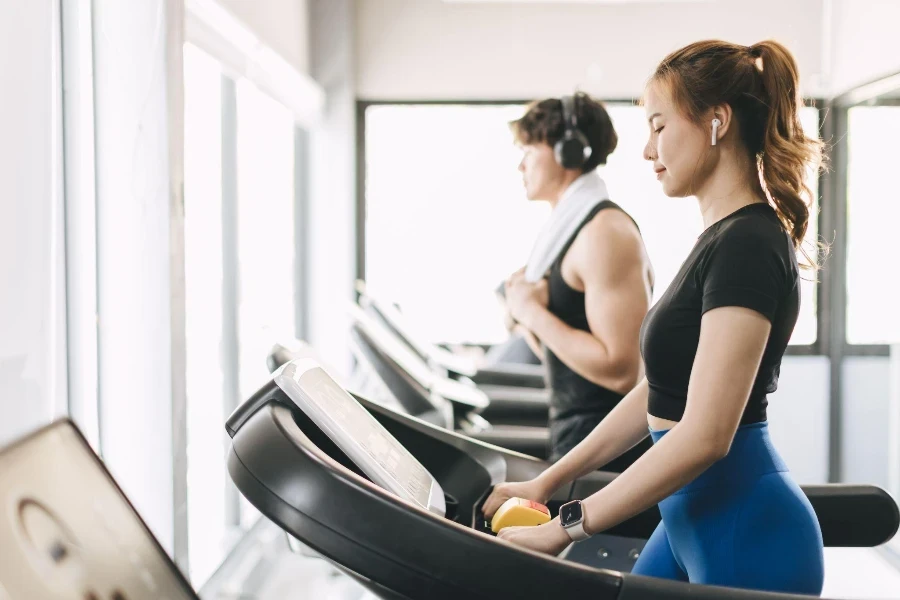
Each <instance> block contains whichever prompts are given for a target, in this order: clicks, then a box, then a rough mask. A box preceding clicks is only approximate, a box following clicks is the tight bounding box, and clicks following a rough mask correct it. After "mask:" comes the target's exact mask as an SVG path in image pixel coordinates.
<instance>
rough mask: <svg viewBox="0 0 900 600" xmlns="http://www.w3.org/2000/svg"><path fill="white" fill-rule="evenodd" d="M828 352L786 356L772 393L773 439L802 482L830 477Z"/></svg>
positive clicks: (769, 409) (771, 430)
mask: <svg viewBox="0 0 900 600" xmlns="http://www.w3.org/2000/svg"><path fill="white" fill-rule="evenodd" d="M828 364H829V363H828V357H827V356H786V357H784V360H783V361H782V363H781V377H780V378H779V379H778V391H777V392H775V393H774V394H772V395H771V396H770V397H769V408H768V417H769V430H770V432H771V434H772V441H773V442H774V443H775V447H776V448H777V449H778V451H779V452H780V453H781V456H782V457H783V458H784V460H785V462H787V464H788V468H790V470H791V472H792V473H793V474H794V477H796V479H797V481H799V482H800V483H826V482H827V481H828V423H829V419H828V414H829V412H828V411H829V409H828V406H829V385H828V382H829V373H828Z"/></svg>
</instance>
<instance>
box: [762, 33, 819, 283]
mask: <svg viewBox="0 0 900 600" xmlns="http://www.w3.org/2000/svg"><path fill="white" fill-rule="evenodd" d="M750 55H751V56H752V57H753V58H754V67H755V68H756V69H757V71H758V72H759V76H760V78H761V81H762V87H763V90H764V91H765V98H764V99H765V102H766V104H767V105H768V111H767V112H768V116H767V118H766V120H765V129H764V135H763V140H762V148H761V151H760V153H759V155H758V156H759V159H758V160H759V165H760V172H761V174H762V180H763V185H764V191H765V192H766V195H767V196H768V197H769V198H770V200H771V202H772V203H773V204H774V205H775V210H776V211H777V213H778V216H779V217H780V218H781V221H782V223H783V224H784V226H785V229H787V232H788V233H789V234H790V236H791V239H792V240H793V242H794V246H795V247H796V248H797V249H798V250H800V252H801V253H802V254H803V255H804V257H805V258H806V262H808V263H809V266H812V267H815V266H816V265H817V263H818V260H817V258H818V257H816V258H813V257H811V256H810V255H809V253H808V252H807V251H806V249H805V248H803V246H802V243H803V239H804V236H805V235H806V230H807V228H808V226H809V218H810V214H809V209H810V206H811V205H812V190H810V188H809V185H807V183H806V174H807V169H808V168H809V167H810V166H812V167H815V172H818V169H819V168H820V167H821V164H822V142H821V141H820V140H818V139H813V138H809V137H807V136H806V134H805V133H804V131H803V126H802V125H801V123H800V112H799V108H800V107H801V106H803V102H802V99H801V98H800V94H799V85H798V84H799V81H798V80H799V77H798V74H797V63H796V62H795V61H794V57H793V56H791V54H790V52H788V50H787V49H786V48H785V47H784V46H782V45H781V44H779V43H778V42H774V41H766V42H761V43H759V44H755V45H753V46H751V47H750ZM817 254H818V253H817Z"/></svg>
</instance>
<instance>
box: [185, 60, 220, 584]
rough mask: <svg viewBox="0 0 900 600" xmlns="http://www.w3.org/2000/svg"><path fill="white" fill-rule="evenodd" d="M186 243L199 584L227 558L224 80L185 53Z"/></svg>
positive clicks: (192, 558) (192, 528)
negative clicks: (224, 325)
mask: <svg viewBox="0 0 900 600" xmlns="http://www.w3.org/2000/svg"><path fill="white" fill-rule="evenodd" d="M184 74H185V94H184V95H185V98H184V149H185V153H184V154H185V156H184V161H185V164H184V170H185V182H184V197H185V211H184V240H185V312H186V318H185V328H186V342H187V357H186V360H187V419H188V425H187V430H188V444H187V456H188V474H187V479H188V544H189V564H190V568H191V576H192V579H193V580H194V581H205V580H206V578H207V577H208V576H209V575H211V574H212V571H213V570H214V569H215V567H216V566H217V565H218V564H219V563H220V562H221V560H222V559H223V558H224V556H225V554H226V553H227V550H228V547H227V543H226V538H227V535H228V528H227V523H226V518H225V506H226V488H227V486H230V485H231V483H230V480H229V479H228V474H227V473H226V471H225V462H224V460H223V457H224V452H225V445H224V444H225V439H224V437H225V432H224V428H223V425H222V424H223V423H224V422H225V418H226V415H225V414H224V401H223V391H224V385H225V377H224V372H223V366H224V365H223V364H222V360H221V355H220V350H219V349H220V348H221V347H222V343H223V330H222V329H223V310H222V293H223V291H222V289H223V260H222V249H223V240H222V86H221V81H222V73H221V70H220V68H219V64H218V63H217V62H216V61H215V60H213V59H212V58H210V57H209V56H207V55H206V54H204V53H203V52H201V51H200V50H198V49H197V48H195V47H194V46H191V45H186V46H185V48H184Z"/></svg>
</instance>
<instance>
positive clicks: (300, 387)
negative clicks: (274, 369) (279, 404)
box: [276, 361, 443, 513]
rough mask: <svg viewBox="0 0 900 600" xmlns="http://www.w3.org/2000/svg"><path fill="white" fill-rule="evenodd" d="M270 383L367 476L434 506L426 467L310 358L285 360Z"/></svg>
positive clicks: (421, 503)
mask: <svg viewBox="0 0 900 600" xmlns="http://www.w3.org/2000/svg"><path fill="white" fill-rule="evenodd" d="M276 383H277V384H278V386H279V387H281V388H282V389H283V390H284V391H285V392H286V393H287V394H288V396H290V397H291V399H292V400H293V401H294V403H295V404H297V405H298V406H299V407H300V408H301V409H302V410H303V411H304V412H305V413H306V414H307V415H308V416H309V417H310V418H311V419H312V420H313V421H314V422H315V423H316V424H317V425H318V426H319V427H321V428H322V430H323V431H324V432H325V433H326V434H327V435H328V437H330V438H331V439H332V441H334V443H335V444H337V446H338V447H339V448H340V449H341V450H343V451H344V452H345V453H346V454H347V456H348V457H349V458H350V459H351V460H353V462H354V463H356V465H357V466H358V467H359V468H360V469H361V470H362V471H363V472H364V473H365V474H366V475H367V476H368V477H369V478H370V479H372V481H373V482H375V483H376V484H378V485H380V486H381V487H383V488H385V489H387V490H388V491H390V492H393V493H395V494H397V495H398V496H400V497H401V498H404V499H406V500H408V501H412V502H414V503H416V504H418V505H419V506H421V507H422V508H425V509H426V510H432V511H435V509H436V508H437V507H435V506H434V502H433V501H432V487H434V486H437V483H436V482H435V480H434V478H433V477H432V476H431V473H429V472H428V471H427V470H426V469H425V467H424V466H422V464H421V463H420V462H419V461H418V460H417V459H416V458H415V457H414V456H413V455H412V454H410V452H409V451H408V450H407V449H406V448H404V447H403V445H401V444H400V442H398V441H397V439H396V438H394V436H393V435H391V434H390V433H389V432H388V431H387V430H386V429H385V428H384V427H383V426H382V425H381V423H379V422H378V421H377V420H376V419H375V418H374V417H373V416H372V415H371V414H369V412H368V411H367V410H366V409H365V408H363V407H362V405H360V403H359V402H357V401H356V399H355V398H353V396H351V395H350V394H348V393H347V392H346V391H345V390H344V389H343V388H342V387H341V386H340V385H338V384H337V383H336V382H335V381H334V379H332V378H331V377H330V376H329V375H328V373H326V372H325V371H324V370H323V369H322V368H320V367H319V366H318V364H317V363H316V362H315V361H294V362H292V363H289V364H288V365H287V366H286V367H285V369H284V371H283V372H282V373H281V374H279V375H277V376H276ZM440 499H441V500H443V494H442V493H441V494H440ZM438 512H441V513H442V512H443V506H441V507H440V511H438Z"/></svg>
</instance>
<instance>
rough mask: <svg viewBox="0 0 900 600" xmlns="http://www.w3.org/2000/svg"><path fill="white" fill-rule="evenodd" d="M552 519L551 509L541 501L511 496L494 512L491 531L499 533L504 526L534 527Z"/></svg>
mask: <svg viewBox="0 0 900 600" xmlns="http://www.w3.org/2000/svg"><path fill="white" fill-rule="evenodd" d="M549 521H550V510H549V509H548V508H547V507H546V506H544V505H543V504H541V503H539V502H534V501H533V500H525V499H524V498H510V499H509V500H507V501H506V502H504V503H503V505H502V506H501V507H500V508H498V509H497V512H496V513H494V518H493V519H491V531H493V532H494V533H497V532H498V531H500V530H501V529H503V528H504V527H520V526H525V527H533V526H535V525H543V524H544V523H548V522H549Z"/></svg>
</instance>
